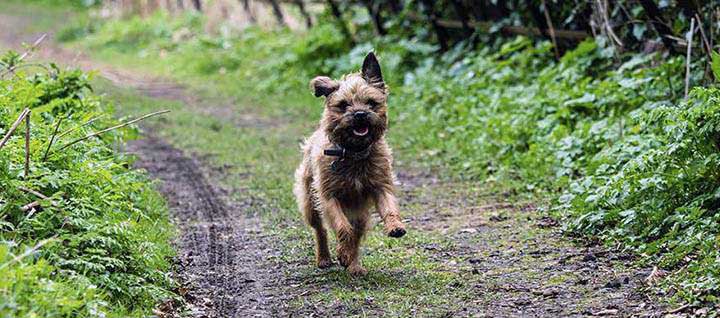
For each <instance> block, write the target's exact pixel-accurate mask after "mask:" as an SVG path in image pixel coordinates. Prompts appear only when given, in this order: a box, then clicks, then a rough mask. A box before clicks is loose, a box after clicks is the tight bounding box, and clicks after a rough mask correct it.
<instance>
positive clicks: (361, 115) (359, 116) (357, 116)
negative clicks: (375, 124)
mask: <svg viewBox="0 0 720 318" xmlns="http://www.w3.org/2000/svg"><path fill="white" fill-rule="evenodd" d="M367 115H368V113H367V112H362V111H360V112H355V113H354V114H353V117H355V119H365V118H367Z"/></svg>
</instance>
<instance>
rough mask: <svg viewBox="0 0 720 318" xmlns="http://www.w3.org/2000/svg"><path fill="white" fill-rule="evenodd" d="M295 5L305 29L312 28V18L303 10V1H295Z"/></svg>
mask: <svg viewBox="0 0 720 318" xmlns="http://www.w3.org/2000/svg"><path fill="white" fill-rule="evenodd" d="M246 1H247V0H246ZM295 4H296V5H297V7H298V10H300V14H302V16H303V18H305V25H306V26H307V28H308V29H309V28H312V26H313V23H312V18H311V17H310V14H309V13H308V12H307V10H305V2H303V0H295Z"/></svg>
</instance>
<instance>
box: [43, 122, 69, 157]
mask: <svg viewBox="0 0 720 318" xmlns="http://www.w3.org/2000/svg"><path fill="white" fill-rule="evenodd" d="M64 118H65V117H60V119H58V122H57V124H55V130H54V131H53V134H52V136H51V137H50V142H48V146H47V148H45V154H44V155H43V158H42V161H43V162H45V160H47V156H48V153H49V152H50V147H52V144H53V142H55V136H57V133H58V129H60V124H61V123H62V121H63V119H64Z"/></svg>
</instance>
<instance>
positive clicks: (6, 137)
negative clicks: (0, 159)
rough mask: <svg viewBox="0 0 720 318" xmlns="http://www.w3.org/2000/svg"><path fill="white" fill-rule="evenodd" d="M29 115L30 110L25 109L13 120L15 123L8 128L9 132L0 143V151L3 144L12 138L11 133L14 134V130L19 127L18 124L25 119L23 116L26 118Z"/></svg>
mask: <svg viewBox="0 0 720 318" xmlns="http://www.w3.org/2000/svg"><path fill="white" fill-rule="evenodd" d="M29 113H30V108H25V109H24V110H23V111H22V113H20V116H19V117H18V119H16V120H15V122H14V123H13V124H12V126H10V130H8V132H7V133H6V134H5V137H3V139H2V141H0V149H2V147H3V146H5V143H6V142H7V141H8V140H9V139H10V136H12V134H13V132H15V129H17V128H18V126H20V123H21V122H22V121H23V119H25V116H27V115H28V114H29Z"/></svg>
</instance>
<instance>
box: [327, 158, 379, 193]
mask: <svg viewBox="0 0 720 318" xmlns="http://www.w3.org/2000/svg"><path fill="white" fill-rule="evenodd" d="M328 172H329V175H328V178H329V179H331V180H332V181H331V182H330V183H331V184H332V188H333V189H334V192H335V193H337V194H338V195H339V196H343V197H348V196H359V195H363V194H367V193H370V192H372V191H373V188H374V182H373V180H374V179H377V177H376V176H375V175H374V170H373V165H372V164H371V163H370V162H367V161H353V160H336V161H334V162H333V163H331V167H330V169H329V171H328Z"/></svg>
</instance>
